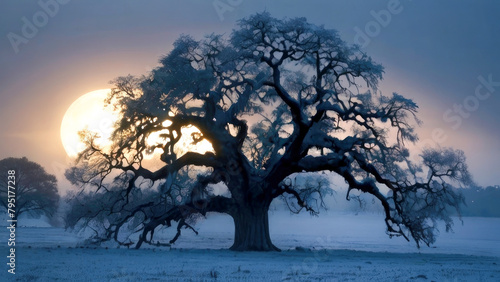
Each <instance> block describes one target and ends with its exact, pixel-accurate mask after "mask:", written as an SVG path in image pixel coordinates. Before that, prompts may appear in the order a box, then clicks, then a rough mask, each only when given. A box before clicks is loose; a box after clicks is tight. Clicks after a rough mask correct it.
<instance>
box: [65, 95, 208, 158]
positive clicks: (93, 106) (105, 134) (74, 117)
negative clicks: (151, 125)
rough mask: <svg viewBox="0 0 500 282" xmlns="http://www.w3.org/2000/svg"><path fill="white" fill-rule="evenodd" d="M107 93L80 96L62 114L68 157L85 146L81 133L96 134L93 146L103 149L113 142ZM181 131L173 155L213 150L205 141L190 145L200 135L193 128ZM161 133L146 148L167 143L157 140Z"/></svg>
mask: <svg viewBox="0 0 500 282" xmlns="http://www.w3.org/2000/svg"><path fill="white" fill-rule="evenodd" d="M109 91H110V89H101V90H96V91H92V92H89V93H87V94H85V95H83V96H81V97H80V98H78V99H76V100H75V101H74V102H73V103H72V104H71V106H70V107H69V108H68V110H67V111H66V113H65V114H64V118H63V121H62V124H61V141H62V143H63V146H64V149H65V150H66V153H67V154H68V156H70V157H76V156H77V155H78V153H80V152H81V151H82V150H83V149H85V144H84V143H83V142H82V141H81V140H80V135H79V132H81V131H82V130H89V131H91V132H93V133H97V134H98V136H99V138H98V139H97V140H96V143H97V144H98V145H100V146H102V147H106V146H109V145H111V143H112V141H111V140H109V138H110V137H111V133H112V132H113V125H114V123H115V122H116V120H117V119H118V117H119V114H118V112H116V111H114V110H113V107H112V106H105V103H104V100H105V99H106V97H107V95H108V93H109ZM168 124H169V122H168V121H165V122H164V126H168ZM181 131H182V137H181V139H180V140H179V142H178V143H177V144H176V146H175V152H176V154H177V155H178V156H181V155H183V154H185V153H186V152H188V151H192V152H197V153H205V152H207V151H213V148H212V144H210V142H208V141H207V140H202V141H200V142H198V143H197V144H193V141H192V140H193V139H192V137H191V135H192V134H196V133H199V130H198V129H197V128H196V127H194V126H187V127H183V128H182V129H181ZM161 133H162V132H157V133H153V134H151V135H150V136H149V138H148V145H150V146H152V145H155V144H162V143H165V142H166V141H165V140H164V139H163V138H161V137H160V135H161ZM158 153H160V152H159V151H158V150H157V151H155V152H154V154H150V155H145V158H147V159H151V158H154V156H155V155H156V154H158Z"/></svg>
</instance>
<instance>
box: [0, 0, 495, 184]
mask: <svg viewBox="0 0 500 282" xmlns="http://www.w3.org/2000/svg"><path fill="white" fill-rule="evenodd" d="M44 3H45V4H44ZM264 10H266V11H268V12H270V13H271V14H272V15H273V16H275V17H278V18H282V17H297V16H303V17H306V18H307V19H309V21H311V22H313V23H316V24H324V25H325V26H326V27H328V28H334V29H337V30H338V31H339V32H340V34H341V36H342V38H343V39H344V40H346V41H347V42H349V43H357V44H360V45H363V46H364V50H365V51H366V52H367V53H368V55H370V56H372V58H373V59H374V60H375V61H377V62H379V63H381V64H383V65H384V66H385V68H386V73H385V76H384V80H383V81H382V83H381V85H380V86H381V87H380V88H381V90H382V92H384V93H386V94H387V95H389V94H390V93H391V92H398V93H400V94H402V95H404V96H406V97H408V98H412V99H414V100H415V101H416V102H417V103H418V104H419V105H420V117H421V119H422V120H423V121H424V124H423V125H422V127H421V128H420V129H419V132H420V137H421V140H422V141H423V143H425V144H428V145H433V146H444V147H448V146H452V147H455V148H457V149H461V150H464V151H465V153H466V156H467V158H468V160H469V166H470V170H471V172H472V173H473V175H474V179H475V180H476V182H477V183H478V184H479V185H483V186H487V185H498V184H500V179H499V176H498V173H499V168H500V147H499V143H500V142H499V141H500V130H499V121H500V109H499V106H500V64H499V63H500V52H499V50H500V19H499V17H498V16H499V15H500V2H498V1H493V0H492V1H472V0H469V1H460V2H458V1H439V3H437V1H432V0H425V1H411V0H401V1H397V0H383V1H382V0H381V1H368V0H364V1H361V0H359V1H328V0H323V1H320V0H316V1H291V0H279V1H278V0H277V1H265V0H258V1H250V0H183V1H160V0H153V1H130V0H129V1H117V0H115V1H111V0H109V1H97V0H90V1H78V0H73V1H71V0H57V1H56V0H40V1H15V0H9V1H2V2H1V3H0V19H1V24H0V35H1V37H0V66H1V67H0V120H1V123H0V144H1V146H0V159H1V158H5V157H9V156H13V157H21V156H26V157H28V158H29V159H30V160H33V161H36V162H38V163H40V164H41V165H42V166H44V167H45V168H46V169H47V171H48V172H49V173H53V174H56V176H57V177H58V179H59V181H60V186H63V187H60V188H61V189H62V190H66V187H64V186H67V185H68V183H67V181H65V180H64V179H63V176H62V173H63V172H64V169H65V168H66V166H67V165H68V163H69V159H68V158H67V157H66V153H65V151H64V149H63V146H62V143H61V140H60V137H59V130H60V126H61V121H62V118H63V115H64V113H65V111H66V109H67V108H68V107H69V106H70V105H71V103H72V102H73V101H74V100H76V99H77V98H78V97H80V96H81V95H83V94H85V93H87V92H90V91H93V90H97V89H103V88H109V87H111V85H110V84H109V81H110V80H112V79H113V78H115V77H117V76H121V75H127V74H134V75H140V74H144V73H146V72H147V71H149V70H151V68H153V67H155V66H156V65H157V61H158V58H159V57H160V56H162V55H164V54H166V53H167V52H168V51H169V50H170V49H171V48H172V43H173V42H174V41H175V40H176V39H177V38H178V37H179V35H180V34H190V35H192V36H194V37H195V38H200V37H201V36H203V35H205V34H209V33H212V32H214V33H226V34H229V33H230V31H231V30H232V29H233V28H234V27H235V23H236V21H237V20H238V19H240V18H242V17H246V16H248V15H250V14H253V13H255V12H261V11H264ZM31 25H33V26H34V27H35V28H36V30H33V29H30V26H31Z"/></svg>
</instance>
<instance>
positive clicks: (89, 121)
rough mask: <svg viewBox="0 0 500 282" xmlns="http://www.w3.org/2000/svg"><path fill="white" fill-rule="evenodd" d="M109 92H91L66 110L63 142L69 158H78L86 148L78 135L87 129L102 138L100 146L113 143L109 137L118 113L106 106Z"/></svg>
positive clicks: (103, 90)
mask: <svg viewBox="0 0 500 282" xmlns="http://www.w3.org/2000/svg"><path fill="white" fill-rule="evenodd" d="M109 91H110V89H100V90H96V91H92V92H89V93H87V94H85V95H83V96H81V97H80V98H78V99H76V100H75V101H74V102H73V103H72V104H71V106H69V108H68V110H66V113H65V114H64V118H63V120H62V123H61V141H62V143H63V146H64V149H65V150H66V153H67V154H68V156H70V157H76V156H77V155H78V153H79V152H81V151H82V150H83V149H84V148H85V145H84V144H83V142H82V141H81V140H80V136H79V134H78V133H79V132H80V131H82V130H85V129H87V130H90V131H92V132H94V133H97V134H98V135H99V136H100V138H99V139H98V140H97V144H98V145H101V146H106V145H109V144H110V143H111V141H109V137H110V136H111V133H112V132H113V124H114V122H115V121H116V120H117V118H118V113H117V112H116V111H113V108H112V107H110V106H108V107H106V106H105V104H104V99H106V97H107V95H108V93H109Z"/></svg>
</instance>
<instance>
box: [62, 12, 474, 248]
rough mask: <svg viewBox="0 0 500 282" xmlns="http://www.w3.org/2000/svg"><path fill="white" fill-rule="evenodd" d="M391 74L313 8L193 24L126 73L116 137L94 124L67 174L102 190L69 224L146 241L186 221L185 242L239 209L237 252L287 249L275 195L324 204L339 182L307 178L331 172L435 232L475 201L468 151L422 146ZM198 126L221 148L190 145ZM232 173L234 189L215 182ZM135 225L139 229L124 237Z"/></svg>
mask: <svg viewBox="0 0 500 282" xmlns="http://www.w3.org/2000/svg"><path fill="white" fill-rule="evenodd" d="M382 74H383V67H382V66H381V65H380V64H377V63H375V62H374V61H372V59H371V58H370V57H369V56H367V55H366V54H365V53H364V52H363V51H362V50H360V49H359V47H358V46H355V45H349V44H347V43H346V42H344V41H343V40H342V39H341V38H340V37H339V35H338V33H337V32H336V31H335V30H331V29H326V28H324V27H322V26H317V25H314V24H311V23H309V22H307V20H306V19H304V18H294V19H284V20H280V19H276V18H273V17H271V16H270V15H269V14H268V13H260V14H255V15H253V16H251V17H249V18H246V19H243V20H241V21H240V22H239V25H238V28H237V29H235V30H234V31H233V32H232V34H231V35H230V36H228V37H225V36H223V35H214V34H212V35H209V36H207V37H205V38H204V39H201V40H195V39H193V38H191V37H189V36H181V37H180V38H179V39H178V40H177V41H176V42H175V44H174V47H173V49H172V50H171V51H170V52H169V53H168V54H167V55H166V56H165V57H163V58H162V59H161V60H160V66H159V67H157V68H156V69H154V70H153V71H152V72H151V73H150V74H148V75H146V76H144V77H133V76H126V77H120V78H118V79H116V80H115V81H114V84H115V86H114V88H113V89H112V92H111V93H110V96H109V101H108V102H109V103H110V104H113V105H114V106H115V107H117V109H119V111H120V113H121V119H120V120H119V121H118V122H117V124H116V129H115V131H114V133H113V137H112V138H113V145H112V146H111V147H107V148H101V147H99V146H98V145H96V143H95V138H97V136H96V135H93V134H92V133H89V132H87V133H86V134H84V139H85V141H86V143H87V145H88V146H87V149H86V150H85V151H83V152H82V153H81V154H80V156H79V159H78V163H77V165H76V166H75V167H73V168H72V169H70V170H68V171H67V177H68V178H69V179H70V180H72V181H73V182H74V183H79V184H85V186H87V187H88V186H89V185H88V184H93V185H94V187H97V189H98V191H97V192H94V193H81V194H79V195H78V196H75V198H74V199H73V207H72V211H71V212H70V214H69V216H68V224H69V226H72V227H75V226H79V225H80V226H90V225H92V224H94V225H95V224H96V222H100V224H99V226H100V228H101V229H96V234H97V235H98V236H99V238H100V239H99V240H108V239H115V240H117V241H118V242H119V243H120V244H125V245H128V244H132V243H136V246H137V247H139V246H140V245H141V244H143V243H144V242H145V243H159V242H155V241H154V240H153V234H154V231H155V230H156V229H157V228H158V227H160V226H170V225H171V223H172V221H176V222H178V226H177V228H178V229H177V230H178V233H177V235H176V237H175V238H174V239H173V240H172V241H171V243H172V242H174V241H175V240H176V239H177V238H178V235H179V234H180V231H181V228H182V227H188V228H192V226H191V223H192V222H193V221H195V215H199V214H201V215H205V214H206V213H207V212H218V213H225V214H228V215H230V216H231V217H232V218H233V220H234V225H235V233H234V244H233V246H232V247H231V249H232V250H241V251H245V250H259V251H268V250H277V248H276V247H275V246H274V245H273V243H272V242H271V238H270V236H269V222H268V209H269V206H270V204H271V202H272V201H273V200H274V199H276V198H277V197H280V196H283V197H285V198H286V199H287V200H288V201H290V200H292V202H291V204H292V205H293V206H294V207H295V208H294V211H299V210H301V209H303V210H307V211H309V212H312V213H317V212H318V208H319V207H321V206H322V205H323V204H324V203H323V201H322V199H323V198H322V197H323V195H324V193H325V192H327V191H328V189H327V187H326V186H325V185H324V183H323V184H322V181H316V182H315V181H312V182H311V181H305V180H304V179H306V178H305V177H302V176H303V175H305V174H307V175H308V176H311V173H315V172H330V173H335V174H337V175H339V176H340V177H342V178H343V179H344V180H345V182H346V183H347V185H348V187H349V192H348V195H347V198H349V193H350V192H351V191H352V190H357V191H360V192H362V193H368V194H371V195H373V197H374V198H375V199H376V200H378V201H379V202H380V204H381V205H382V207H383V210H384V212H385V224H386V227H387V232H388V234H389V235H390V236H393V235H395V236H403V237H405V238H406V239H409V238H413V239H414V240H415V242H416V243H417V244H420V243H425V244H431V243H433V242H434V240H435V231H436V221H437V220H443V221H444V222H445V223H446V228H447V229H448V228H451V225H452V220H451V219H450V217H449V215H448V213H447V211H448V210H449V209H448V208H449V207H451V208H455V209H457V210H458V209H459V205H460V204H461V203H462V202H463V199H462V197H461V196H460V195H459V194H456V193H455V192H454V190H452V189H451V185H457V184H467V183H470V182H471V177H470V174H469V172H468V170H467V166H466V163H465V157H464V154H463V153H462V152H461V151H458V150H453V149H447V148H444V149H441V148H440V149H425V150H424V151H423V152H421V154H420V155H418V156H415V157H414V156H412V157H410V152H409V150H408V149H407V148H406V147H405V145H406V144H408V143H414V142H417V141H418V138H417V135H416V133H415V126H416V125H418V124H419V123H420V121H419V120H418V118H417V117H416V113H417V109H418V107H417V105H416V104H415V103H414V102H413V101H412V100H411V99H408V98H405V97H403V96H402V95H399V94H396V93H393V94H392V95H389V96H384V95H382V94H380V93H379V92H378V91H377V84H378V82H379V80H381V79H382ZM188 128H191V130H187V129H188ZM193 128H195V130H194V131H193ZM188 132H189V133H188ZM186 135H187V136H186ZM185 138H189V139H190V141H191V142H192V143H193V144H194V145H196V144H199V142H203V141H204V140H208V141H209V142H210V143H211V145H212V147H213V150H210V151H206V152H201V151H199V150H198V151H196V150H191V151H188V152H184V151H183V149H182V146H183V144H184V143H183V142H185V141H182V140H185ZM153 140H156V141H155V142H153ZM158 140H161V141H158ZM151 156H152V157H153V158H155V159H156V160H157V162H156V163H155V166H151V165H148V164H150V163H151V162H152V161H151V160H147V159H145V158H150V157H151ZM158 162H161V163H160V165H158ZM151 167H153V168H151ZM108 178H109V179H111V180H112V181H106V179H108ZM309 178H310V177H309ZM221 185H222V186H223V187H226V188H227V190H228V192H227V193H226V194H221V193H215V192H214V191H215V190H214V187H216V186H218V187H220V186H221ZM292 205H289V206H290V207H292ZM127 229H128V230H131V231H132V232H131V233H134V232H139V233H140V236H139V238H138V240H137V241H133V240H132V239H131V238H132V237H127V236H125V237H124V236H121V235H120V234H121V233H120V232H125V231H126V230H127ZM193 230H194V229H193ZM125 238H128V239H125Z"/></svg>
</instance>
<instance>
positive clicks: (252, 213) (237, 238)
mask: <svg viewBox="0 0 500 282" xmlns="http://www.w3.org/2000/svg"><path fill="white" fill-rule="evenodd" d="M268 211H269V205H265V206H257V205H255V206H251V207H241V208H240V209H239V210H238V212H237V213H236V214H234V215H232V217H233V220H234V243H233V246H232V247H231V250H233V251H280V249H278V248H277V247H276V246H274V245H273V243H272V242H271V237H270V236H269V220H268Z"/></svg>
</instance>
